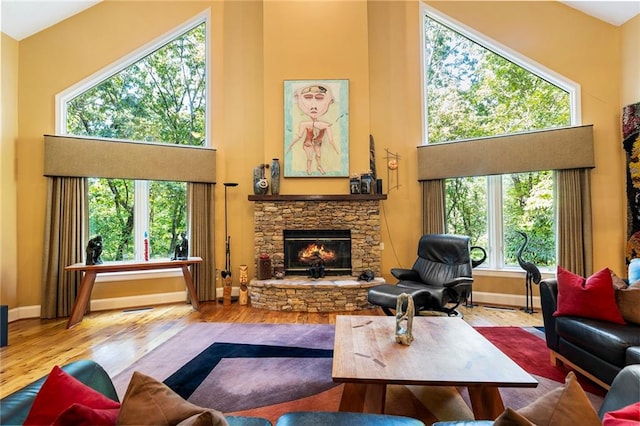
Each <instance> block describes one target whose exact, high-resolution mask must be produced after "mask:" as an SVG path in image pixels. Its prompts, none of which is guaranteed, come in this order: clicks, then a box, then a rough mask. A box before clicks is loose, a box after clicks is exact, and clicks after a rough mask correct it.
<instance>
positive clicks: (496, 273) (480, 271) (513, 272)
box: [473, 268, 556, 280]
mask: <svg viewBox="0 0 640 426" xmlns="http://www.w3.org/2000/svg"><path fill="white" fill-rule="evenodd" d="M540 274H541V275H542V279H543V280H544V279H547V278H554V277H555V276H556V273H555V271H540ZM473 275H474V276H478V277H500V278H524V276H525V271H524V270H522V269H490V268H475V269H474V270H473Z"/></svg>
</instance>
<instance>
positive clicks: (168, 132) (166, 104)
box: [62, 18, 208, 260]
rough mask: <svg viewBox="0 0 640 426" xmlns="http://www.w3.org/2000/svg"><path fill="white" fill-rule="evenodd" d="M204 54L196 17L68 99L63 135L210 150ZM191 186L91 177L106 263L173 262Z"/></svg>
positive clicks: (202, 26)
mask: <svg viewBox="0 0 640 426" xmlns="http://www.w3.org/2000/svg"><path fill="white" fill-rule="evenodd" d="M206 52H207V49H206V22H205V20H204V18H198V20H197V22H195V23H190V24H189V25H188V28H186V29H185V28H183V29H182V30H179V31H177V32H176V33H173V34H171V35H169V36H168V37H166V38H165V39H163V40H162V41H160V42H157V43H154V45H153V46H152V47H148V48H146V49H144V51H143V52H142V53H141V54H139V55H133V57H132V58H133V59H131V60H129V61H128V62H127V63H126V64H120V67H119V68H118V69H117V70H115V72H113V71H112V73H111V74H110V75H107V76H104V77H103V78H102V79H99V80H98V81H95V80H94V81H93V82H92V84H91V85H89V86H87V85H84V87H82V88H80V89H75V91H74V93H73V94H70V95H68V96H66V97H65V98H64V100H63V108H62V109H63V111H64V114H63V115H64V131H63V133H67V134H71V135H77V136H93V137H100V138H103V139H105V138H112V139H125V140H131V141H137V142H143V143H144V142H160V143H167V144H180V145H190V146H205V145H206V141H207V140H208V138H207V126H206V117H207V113H206V100H207V92H206V75H207V72H206V70H207V60H206ZM133 61H135V62H133ZM140 161H141V162H143V161H145V159H144V158H140ZM186 189H187V186H186V183H184V182H164V181H139V180H133V179H106V178H99V177H96V178H90V179H89V232H90V235H91V236H94V235H102V236H103V240H104V243H103V254H102V257H103V259H104V260H126V259H137V260H142V259H143V258H144V257H145V256H146V255H148V256H149V257H150V258H153V257H162V258H167V257H170V256H171V255H172V254H173V251H174V247H175V245H176V243H177V241H178V239H179V235H180V233H181V232H186V231H187V229H186V228H187V220H186Z"/></svg>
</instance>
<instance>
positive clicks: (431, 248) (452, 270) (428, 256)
mask: <svg viewBox="0 0 640 426" xmlns="http://www.w3.org/2000/svg"><path fill="white" fill-rule="evenodd" d="M474 249H479V250H481V252H482V255H481V258H480V259H478V260H472V259H471V251H472V250H474ZM485 259H486V252H485V251H484V249H482V248H481V247H477V246H474V247H471V246H470V238H469V237H467V236H463V235H451V234H426V235H423V236H422V237H421V238H420V241H419V242H418V258H417V259H416V261H415V263H414V264H413V266H412V267H411V269H404V268H393V269H391V274H392V275H393V276H394V277H395V278H397V279H398V280H399V281H398V283H397V284H396V285H388V284H383V285H380V286H375V287H372V288H371V289H369V292H368V300H369V303H371V304H373V305H378V306H380V307H381V308H382V309H383V311H384V312H385V313H386V314H387V315H393V313H392V312H391V309H394V308H395V306H396V300H397V297H398V296H399V295H400V294H402V293H408V294H410V295H411V296H412V297H413V300H414V305H415V310H416V313H417V312H419V311H421V310H435V311H442V312H445V313H447V314H448V315H459V314H458V312H457V311H456V310H455V309H456V308H457V307H458V305H459V304H460V303H461V302H462V301H465V300H466V299H467V298H468V297H470V296H471V291H472V287H471V286H472V284H473V275H472V269H473V268H474V267H475V266H478V265H479V264H481V263H482V262H484V260H485ZM450 305H453V306H450Z"/></svg>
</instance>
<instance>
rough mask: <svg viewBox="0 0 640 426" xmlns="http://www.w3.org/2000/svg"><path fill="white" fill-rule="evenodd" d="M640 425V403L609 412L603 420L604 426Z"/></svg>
mask: <svg viewBox="0 0 640 426" xmlns="http://www.w3.org/2000/svg"><path fill="white" fill-rule="evenodd" d="M638 424H640V402H636V403H635V404H631V405H627V406H626V407H623V408H621V409H619V410H616V411H609V412H608V413H606V414H605V415H604V417H603V418H602V425H603V426H638Z"/></svg>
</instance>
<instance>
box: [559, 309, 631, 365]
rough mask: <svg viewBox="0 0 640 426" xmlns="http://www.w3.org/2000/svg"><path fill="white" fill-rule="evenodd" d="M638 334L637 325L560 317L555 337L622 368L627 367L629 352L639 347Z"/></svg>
mask: <svg viewBox="0 0 640 426" xmlns="http://www.w3.org/2000/svg"><path fill="white" fill-rule="evenodd" d="M638 331H639V329H638V327H637V326H635V325H621V324H615V323H611V322H606V321H600V320H592V319H587V318H578V317H559V318H557V320H556V333H557V334H558V336H560V338H562V339H564V340H566V341H567V342H570V343H572V344H574V345H575V346H578V347H580V348H582V349H584V350H585V351H587V352H589V353H590V354H593V355H594V356H595V357H597V358H599V359H602V360H604V361H606V362H608V363H609V364H612V365H615V366H618V367H620V368H621V367H623V366H624V365H625V364H626V363H627V362H626V360H625V358H626V351H627V348H629V347H630V346H637V345H640V333H639V332H638Z"/></svg>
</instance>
